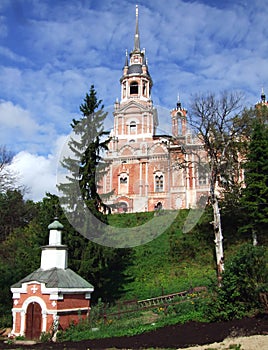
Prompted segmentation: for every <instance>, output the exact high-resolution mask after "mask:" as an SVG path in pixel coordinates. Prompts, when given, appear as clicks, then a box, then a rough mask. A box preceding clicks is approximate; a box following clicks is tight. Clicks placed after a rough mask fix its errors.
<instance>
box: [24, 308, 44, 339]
mask: <svg viewBox="0 0 268 350" xmlns="http://www.w3.org/2000/svg"><path fill="white" fill-rule="evenodd" d="M41 325H42V309H41V306H40V305H39V304H38V303H36V302H32V303H30V304H29V305H28V307H27V311H26V330H25V337H26V338H27V339H39V338H40V335H41Z"/></svg>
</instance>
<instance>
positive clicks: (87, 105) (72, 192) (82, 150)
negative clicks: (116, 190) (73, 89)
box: [58, 85, 110, 222]
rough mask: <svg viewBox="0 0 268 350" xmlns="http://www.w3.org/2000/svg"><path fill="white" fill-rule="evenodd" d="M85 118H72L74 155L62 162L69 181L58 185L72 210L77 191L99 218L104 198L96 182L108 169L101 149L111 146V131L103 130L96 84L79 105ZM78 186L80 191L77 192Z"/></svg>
mask: <svg viewBox="0 0 268 350" xmlns="http://www.w3.org/2000/svg"><path fill="white" fill-rule="evenodd" d="M80 111H81V113H82V118H81V119H80V120H77V119H73V121H72V124H71V126H72V128H73V134H74V135H75V136H74V137H73V138H72V139H71V140H70V142H69V145H68V146H69V148H70V150H71V152H72V156H68V157H65V158H64V159H63V161H62V166H63V167H64V168H65V169H67V170H68V171H69V173H70V174H71V176H70V175H68V182H67V183H61V184H59V185H58V188H59V190H60V191H61V192H62V193H63V195H64V196H63V197H64V200H65V201H66V203H67V204H68V207H69V209H70V210H72V209H73V208H74V207H75V206H76V205H77V201H76V200H77V197H76V195H77V194H81V196H82V200H83V203H85V204H86V206H87V208H89V209H90V211H91V212H92V213H93V215H94V216H96V217H97V218H98V219H99V220H101V221H103V222H105V217H104V216H103V215H101V213H100V212H99V210H98V209H99V207H100V205H101V204H102V200H101V198H100V196H99V194H98V186H97V183H98V181H99V180H100V178H101V176H103V174H104V173H105V169H106V167H107V163H104V162H103V161H102V152H104V151H106V150H107V149H108V143H109V141H110V140H109V138H108V137H107V135H108V132H107V131H104V127H103V122H104V120H105V118H106V116H107V112H104V106H103V105H102V101H101V100H98V99H97V93H96V91H95V88H94V85H91V87H90V91H89V94H88V93H86V96H85V98H84V103H82V104H81V105H80ZM77 188H79V193H77Z"/></svg>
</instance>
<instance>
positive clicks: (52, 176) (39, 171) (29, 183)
mask: <svg viewBox="0 0 268 350" xmlns="http://www.w3.org/2000/svg"><path fill="white" fill-rule="evenodd" d="M10 168H11V170H12V171H13V172H14V173H15V174H17V175H18V184H19V185H22V186H25V187H26V189H27V190H28V191H27V193H26V195H25V198H30V199H32V200H34V201H39V200H41V199H42V198H43V197H45V194H46V192H50V193H56V167H55V158H54V156H51V155H48V156H46V157H44V156H38V155H36V154H31V153H29V152H26V151H22V152H20V153H18V154H17V155H16V156H15V157H14V159H13V162H12V164H11V166H10Z"/></svg>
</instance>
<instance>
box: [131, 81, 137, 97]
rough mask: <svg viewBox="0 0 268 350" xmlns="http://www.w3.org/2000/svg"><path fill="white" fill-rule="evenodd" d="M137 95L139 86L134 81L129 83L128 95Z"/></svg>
mask: <svg viewBox="0 0 268 350" xmlns="http://www.w3.org/2000/svg"><path fill="white" fill-rule="evenodd" d="M138 93H139V85H138V83H137V82H136V81H133V82H132V83H130V95H138Z"/></svg>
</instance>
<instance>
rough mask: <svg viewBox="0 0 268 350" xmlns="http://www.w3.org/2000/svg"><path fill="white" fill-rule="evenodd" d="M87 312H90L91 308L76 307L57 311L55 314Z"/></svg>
mask: <svg viewBox="0 0 268 350" xmlns="http://www.w3.org/2000/svg"><path fill="white" fill-rule="evenodd" d="M87 310H91V308H90V307H76V308H73V309H58V310H57V312H58V313H59V314H60V313H62V312H72V311H87Z"/></svg>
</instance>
